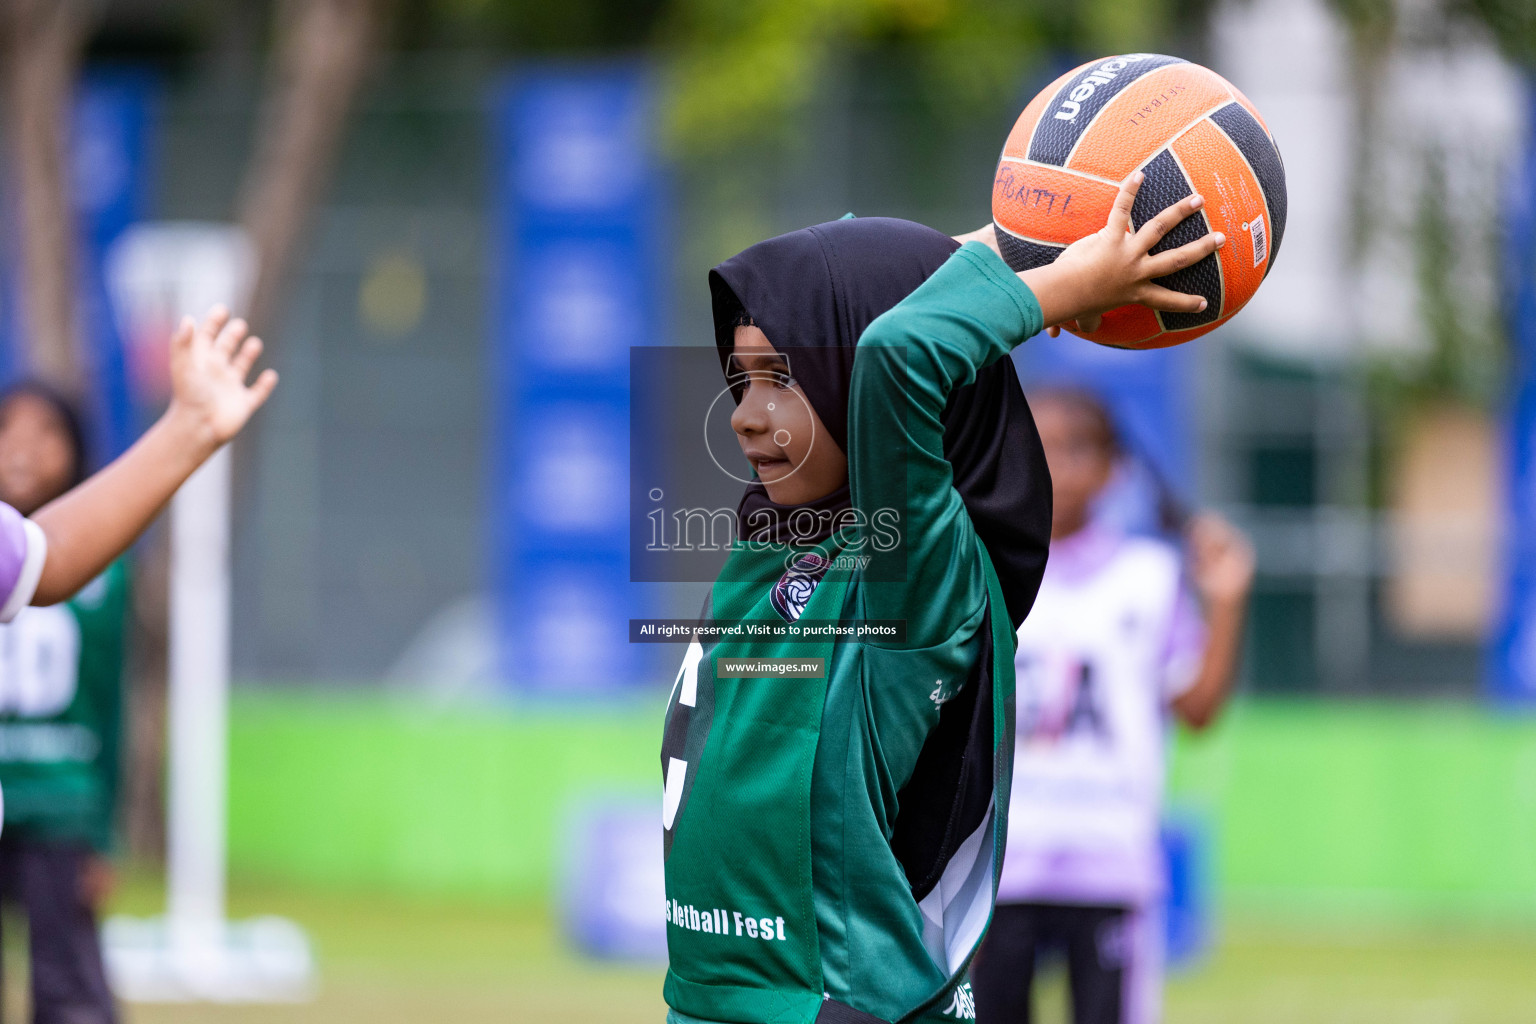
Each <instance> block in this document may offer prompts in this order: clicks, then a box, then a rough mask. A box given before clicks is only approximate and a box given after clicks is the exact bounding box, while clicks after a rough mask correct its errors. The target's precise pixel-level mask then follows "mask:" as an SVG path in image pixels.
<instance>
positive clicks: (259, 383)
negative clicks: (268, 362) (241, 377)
mask: <svg viewBox="0 0 1536 1024" xmlns="http://www.w3.org/2000/svg"><path fill="white" fill-rule="evenodd" d="M275 387H277V371H276V370H274V369H272V368H271V367H268V368H267V369H265V370H262V371H261V376H259V377H257V378H256V383H254V384H252V385H251V386H250V387H249V388H247V389H246V393H247V394H249V395H250V396H251V411H252V412H255V411H256V410H257V409H259V408H261V406H262V404H263V403H264V402H266V400H267V399H269V398H271V397H272V389H273V388H275Z"/></svg>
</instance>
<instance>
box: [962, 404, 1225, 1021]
mask: <svg viewBox="0 0 1536 1024" xmlns="http://www.w3.org/2000/svg"><path fill="white" fill-rule="evenodd" d="M1030 405H1031V407H1032V408H1033V410H1034V413H1035V421H1036V423H1037V425H1038V427H1039V430H1040V438H1041V442H1042V444H1043V446H1044V448H1045V454H1046V460H1047V462H1048V463H1049V465H1050V472H1051V483H1052V487H1053V489H1054V495H1055V501H1054V508H1053V513H1052V522H1051V556H1050V561H1049V562H1048V563H1047V565H1046V572H1045V578H1044V581H1043V583H1042V584H1041V587H1040V594H1039V598H1038V599H1037V600H1036V602H1035V606H1034V609H1033V611H1032V612H1031V613H1030V616H1029V618H1028V619H1027V620H1026V621H1025V622H1024V624H1023V626H1021V627H1020V628H1019V631H1018V650H1017V653H1016V655H1015V660H1014V664H1015V667H1016V671H1017V676H1018V705H1017V708H1018V718H1017V722H1018V725H1017V728H1018V737H1017V746H1016V753H1015V762H1014V775H1013V793H1012V799H1011V802H1010V811H1009V819H1008V846H1007V853H1006V859H1005V861H1004V865H1003V872H1002V877H1001V881H1000V883H999V891H998V906H997V911H996V914H995V916H994V917H993V922H992V929H991V931H990V933H989V934H988V936H987V939H986V941H985V944H984V945H983V947H982V949H981V951H980V953H979V954H978V956H977V962H976V966H975V968H974V974H973V978H974V985H975V994H976V1013H977V1019H978V1020H979V1021H980V1022H981V1024H1019V1022H1026V1021H1029V1020H1030V1019H1031V1007H1030V1000H1031V989H1032V987H1033V982H1034V976H1035V968H1036V964H1037V962H1038V960H1039V957H1040V954H1041V953H1042V952H1047V951H1050V950H1053V949H1056V950H1062V951H1064V952H1065V954H1066V961H1067V973H1068V983H1069V987H1070V990H1071V997H1072V1013H1073V1020H1074V1021H1075V1024H1130V1022H1134V1024H1149V1022H1154V1021H1156V1020H1157V1019H1158V1018H1159V1017H1160V1015H1161V1002H1162V970H1161V968H1162V926H1161V915H1160V912H1159V905H1160V899H1161V897H1162V889H1163V883H1162V878H1163V864H1162V855H1161V848H1160V845H1159V822H1160V817H1161V811H1162V797H1163V773H1164V744H1165V735H1166V725H1167V718H1168V715H1169V712H1170V711H1171V712H1172V713H1173V714H1174V715H1175V716H1177V717H1178V718H1179V719H1181V720H1182V721H1184V722H1185V723H1186V724H1187V725H1189V726H1190V727H1192V728H1195V729H1200V728H1204V727H1205V726H1206V725H1208V724H1210V722H1211V721H1212V720H1213V719H1214V718H1215V717H1216V714H1217V713H1218V712H1219V711H1220V709H1221V707H1222V705H1223V703H1224V702H1225V701H1226V699H1227V695H1228V693H1229V691H1230V688H1231V684H1232V679H1233V676H1234V675H1235V673H1236V671H1237V667H1238V659H1239V653H1240V649H1241V642H1242V630H1243V620H1244V616H1245V614H1246V611H1247V604H1248V595H1249V590H1250V588H1251V585H1252V582H1253V571H1254V557H1253V551H1252V548H1251V547H1250V545H1249V543H1248V541H1247V539H1246V538H1245V537H1244V536H1243V535H1242V534H1241V533H1239V532H1238V531H1237V530H1236V529H1235V528H1233V527H1232V526H1231V525H1229V524H1228V523H1226V522H1225V521H1223V520H1221V519H1219V518H1217V517H1215V516H1212V515H1204V516H1200V517H1197V518H1196V519H1195V520H1194V521H1193V523H1192V524H1190V526H1189V529H1188V550H1189V559H1188V574H1189V578H1190V581H1191V582H1192V583H1193V585H1194V591H1195V593H1194V594H1191V593H1190V592H1189V590H1188V588H1187V587H1186V584H1185V572H1184V569H1185V566H1184V564H1183V562H1184V560H1183V559H1182V558H1181V557H1180V553H1179V551H1178V549H1177V548H1175V547H1174V546H1173V545H1171V544H1168V543H1165V542H1163V541H1159V540H1155V539H1151V538H1142V537H1132V536H1128V535H1127V534H1125V533H1124V532H1123V531H1121V530H1119V529H1117V528H1114V527H1111V526H1108V525H1105V524H1102V523H1099V522H1096V521H1095V520H1094V516H1093V507H1094V502H1095V499H1096V498H1098V497H1099V495H1100V493H1101V492H1102V491H1104V489H1105V487H1106V486H1107V485H1108V484H1109V482H1110V480H1111V478H1112V476H1113V475H1114V472H1115V467H1116V464H1117V462H1118V461H1119V457H1120V454H1121V442H1120V438H1119V436H1118V434H1117V432H1116V430H1115V427H1114V422H1113V420H1112V418H1111V416H1110V414H1109V412H1108V410H1107V409H1106V408H1105V407H1104V405H1103V404H1102V403H1101V402H1100V401H1099V400H1098V399H1096V398H1094V397H1093V396H1091V395H1089V394H1087V393H1083V392H1076V391H1067V390H1056V391H1045V392H1040V393H1038V394H1032V395H1031V396H1030Z"/></svg>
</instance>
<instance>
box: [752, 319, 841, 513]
mask: <svg viewBox="0 0 1536 1024" xmlns="http://www.w3.org/2000/svg"><path fill="white" fill-rule="evenodd" d="M733 353H734V355H733V357H732V360H733V363H734V366H733V367H732V374H733V375H735V374H741V375H742V378H744V382H745V388H744V391H743V393H742V396H741V403H740V404H739V405H737V406H736V411H735V412H733V413H732V414H731V429H732V430H734V431H736V440H737V441H739V442H740V443H741V452H742V454H743V455H745V456H746V457H747V461H748V462H750V463H752V468H753V469H754V470H756V471H757V477H758V479H759V480H761V481H762V482H763V486H764V487H765V488H766V489H767V491H768V497H769V498H772V499H773V500H774V501H775V502H777V503H778V504H780V505H803V504H805V503H806V502H808V501H815V500H816V499H817V498H821V497H825V496H826V495H828V494H831V493H832V492H833V491H835V490H837V489H838V488H839V487H841V486H843V484H845V483H847V482H848V459H847V457H846V456H845V455H844V454H843V450H842V449H841V448H839V447H838V446H837V442H835V441H833V440H832V437H831V435H830V434H828V433H827V430H826V428H825V427H823V426H822V425H821V418H820V417H818V416H817V415H816V410H815V409H813V408H812V407H811V403H810V402H809V401H808V400H807V399H806V397H805V393H804V392H803V391H801V390H800V386H799V385H798V384H796V383H795V381H794V378H793V377H792V376H791V371H792V367H791V366H790V365H789V361H788V360H786V359H785V357H784V356H783V355H782V354H781V353H779V352H778V351H777V350H776V349H775V348H774V347H773V345H771V344H770V343H769V341H768V336H767V335H765V334H764V333H763V332H762V331H761V330H759V329H758V328H756V327H737V328H736V343H735V347H734V349H733ZM742 378H736V379H735V380H733V383H736V381H737V380H740V379H742Z"/></svg>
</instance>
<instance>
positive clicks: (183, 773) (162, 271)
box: [103, 223, 315, 1002]
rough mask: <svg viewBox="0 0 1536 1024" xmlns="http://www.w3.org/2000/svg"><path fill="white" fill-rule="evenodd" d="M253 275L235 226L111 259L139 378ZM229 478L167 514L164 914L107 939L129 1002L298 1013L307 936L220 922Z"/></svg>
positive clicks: (199, 480)
mask: <svg viewBox="0 0 1536 1024" xmlns="http://www.w3.org/2000/svg"><path fill="white" fill-rule="evenodd" d="M252 266H253V261H252V256H251V249H250V244H249V242H248V241H247V239H246V238H245V236H244V235H243V234H242V233H241V232H240V231H239V230H238V229H235V228H232V227H229V226H227V225H220V224H186V223H172V224H147V225H141V226H139V227H136V228H133V229H131V230H130V231H129V232H128V233H127V234H126V235H125V236H124V238H123V240H122V241H121V242H119V243H118V246H117V247H116V248H115V249H114V251H113V252H112V253H111V254H110V256H109V261H108V276H109V283H110V285H111V288H112V293H113V302H114V305H115V307H116V309H117V311H118V314H119V316H120V318H121V327H122V331H123V334H124V336H125V338H126V339H127V342H128V345H129V355H130V359H131V360H134V362H135V366H136V367H138V368H142V367H144V366H145V365H149V366H153V365H154V362H153V356H154V354H155V353H158V352H159V351H161V350H163V347H164V346H165V345H166V342H167V339H168V338H169V337H170V332H171V330H172V329H173V328H174V326H175V324H176V322H177V320H178V319H179V318H180V317H181V315H182V314H183V313H185V312H191V313H194V315H201V313H202V312H203V311H204V310H205V309H206V308H207V307H208V306H209V305H212V304H213V303H214V302H229V303H233V304H235V305H236V306H237V307H238V305H239V300H240V298H241V297H242V296H244V295H246V294H247V293H248V291H249V283H250V280H251V270H252ZM135 356H138V357H140V358H138V359H135V358H134V357H135ZM146 358H147V360H148V361H147V362H146V361H145V360H146ZM143 383H144V381H143V379H142V376H141V385H142V384H143ZM230 468H231V460H230V454H229V449H228V448H225V449H223V450H221V451H220V452H219V453H218V454H217V455H215V456H214V457H213V458H212V459H210V460H209V461H208V463H207V464H206V465H205V466H203V468H202V469H200V470H198V471H197V473H196V474H194V475H193V477H192V479H190V480H189V481H187V483H186V485H185V486H184V487H182V489H181V491H180V492H179V493H178V494H177V495H176V498H175V499H174V500H173V501H172V503H171V524H170V525H171V535H170V541H171V572H170V616H169V621H170V637H169V640H170V659H169V660H170V685H169V700H168V707H169V718H170V722H169V730H168V732H169V759H170V771H169V777H168V778H169V793H168V799H167V811H168V815H167V817H168V820H167V850H166V853H167V863H166V869H167V878H166V891H167V898H166V913H165V916H164V917H161V918H151V919H147V920H143V919H134V918H127V917H114V918H113V919H111V920H110V921H108V922H107V923H106V926H105V927H104V929H103V936H104V939H105V947H106V948H105V952H106V958H107V969H108V973H109V974H110V976H111V979H112V985H113V988H114V989H115V990H116V992H117V994H118V995H119V996H120V997H122V998H124V999H128V1000H132V1001H138V1002H189V1001H210V1002H258V1001H291V1000H301V999H305V998H307V997H308V996H309V995H310V993H311V992H312V990H313V987H314V978H315V971H314V958H313V955H312V954H311V951H310V945H309V940H308V938H307V936H306V935H305V934H304V932H303V930H302V929H300V928H299V927H298V925H296V924H294V923H293V922H291V921H287V920H284V919H282V918H276V917H262V918H256V919H253V920H250V921H242V922H230V921H228V920H227V919H226V917H225V907H224V892H225V862H226V858H225V837H226V833H227V813H226V810H227V794H228V734H229V675H230V555H229V522H230V483H231V480H230V476H231V474H230Z"/></svg>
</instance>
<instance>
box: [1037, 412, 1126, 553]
mask: <svg viewBox="0 0 1536 1024" xmlns="http://www.w3.org/2000/svg"><path fill="white" fill-rule="evenodd" d="M1030 409H1031V410H1032V411H1033V412H1034V414H1035V427H1036V429H1038V430H1039V431H1040V443H1041V445H1042V446H1044V448H1045V461H1046V463H1047V464H1048V465H1049V466H1050V469H1051V536H1052V537H1066V536H1070V535H1071V534H1074V533H1076V532H1077V531H1078V530H1080V529H1082V528H1083V526H1084V525H1085V524H1086V523H1087V522H1088V512H1089V509H1090V507H1091V506H1092V504H1093V499H1094V498H1096V497H1098V495H1099V492H1100V491H1102V490H1103V489H1104V487H1105V485H1106V484H1108V483H1109V478H1110V474H1111V473H1113V471H1114V468H1115V453H1114V448H1113V444H1112V441H1111V439H1110V438H1109V437H1108V436H1106V434H1105V431H1104V424H1103V423H1102V422H1101V421H1100V419H1099V418H1098V417H1097V416H1096V415H1094V414H1093V412H1091V411H1090V410H1088V409H1086V408H1084V407H1083V405H1082V403H1081V402H1078V401H1074V400H1072V399H1070V398H1066V397H1061V396H1056V395H1046V396H1042V397H1040V398H1038V399H1035V400H1032V401H1031V402H1030Z"/></svg>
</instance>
